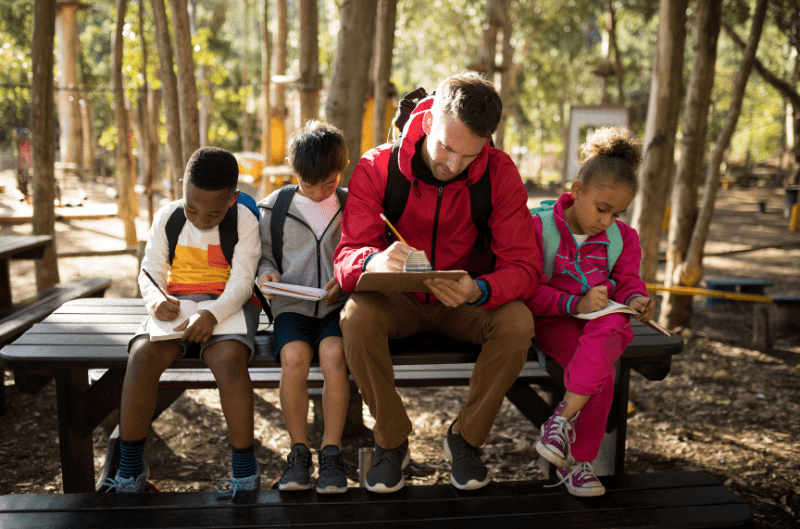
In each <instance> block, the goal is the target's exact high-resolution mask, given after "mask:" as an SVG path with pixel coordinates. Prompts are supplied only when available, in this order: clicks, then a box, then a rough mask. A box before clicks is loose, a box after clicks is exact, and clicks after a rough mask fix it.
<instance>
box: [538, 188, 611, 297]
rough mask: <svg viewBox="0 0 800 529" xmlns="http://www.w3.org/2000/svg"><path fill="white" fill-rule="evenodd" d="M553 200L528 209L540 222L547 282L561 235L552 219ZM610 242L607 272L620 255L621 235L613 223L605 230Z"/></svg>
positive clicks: (551, 273)
mask: <svg viewBox="0 0 800 529" xmlns="http://www.w3.org/2000/svg"><path fill="white" fill-rule="evenodd" d="M555 203H556V201H555V200H544V201H542V203H541V205H540V206H539V207H538V208H530V212H531V215H533V216H538V217H539V218H540V219H541V221H542V251H543V252H544V273H545V275H546V276H547V280H548V281H550V279H552V277H553V265H554V264H555V261H556V252H557V251H558V247H559V245H560V244H561V234H560V233H559V232H558V228H557V227H556V221H555V219H554V218H553V206H554V205H555ZM606 235H607V236H608V240H609V242H610V244H609V246H608V271H609V272H611V270H613V269H614V265H615V264H616V263H617V259H618V258H619V256H620V255H621V254H622V234H621V233H620V232H619V226H617V223H616V222H614V223H613V224H612V225H611V226H609V227H608V229H607V230H606Z"/></svg>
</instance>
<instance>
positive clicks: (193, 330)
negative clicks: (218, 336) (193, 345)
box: [173, 310, 217, 342]
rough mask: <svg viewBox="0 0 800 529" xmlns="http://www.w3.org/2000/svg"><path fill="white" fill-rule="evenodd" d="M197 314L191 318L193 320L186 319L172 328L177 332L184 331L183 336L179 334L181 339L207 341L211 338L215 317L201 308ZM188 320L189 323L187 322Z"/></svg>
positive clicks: (215, 322) (215, 321)
mask: <svg viewBox="0 0 800 529" xmlns="http://www.w3.org/2000/svg"><path fill="white" fill-rule="evenodd" d="M197 314H198V317H197V318H193V320H194V321H192V320H187V321H185V322H183V323H182V324H181V325H179V326H178V327H175V329H173V330H175V331H177V332H180V331H184V333H183V336H181V339H182V340H186V341H187V342H207V341H208V340H209V339H211V333H213V332H214V326H215V325H216V324H217V318H215V317H214V315H213V314H211V313H210V312H209V311H207V310H201V311H200V312H198V313H197ZM190 321H191V323H189V322H190ZM184 329H185V330H184Z"/></svg>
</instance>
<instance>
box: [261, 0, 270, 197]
mask: <svg viewBox="0 0 800 529" xmlns="http://www.w3.org/2000/svg"><path fill="white" fill-rule="evenodd" d="M269 39H270V34H269V0H264V20H263V25H262V27H261V46H262V48H261V77H262V79H261V81H262V83H263V85H264V88H263V89H262V90H261V100H262V106H263V109H262V112H261V155H262V156H263V157H264V165H265V166H266V165H270V158H271V156H272V154H271V151H272V136H271V134H270V133H271V132H272V131H271V130H270V125H271V121H272V119H271V117H272V109H271V108H270V101H269V100H270V97H269V95H270V94H269V91H270V85H271V66H272V64H271V63H272V61H271V57H270V52H271V50H270V42H269ZM261 178H264V176H263V175H262V176H261ZM269 184H270V183H269V181H266V182H263V183H262V184H261V189H264V190H265V191H266V192H265V195H268V194H269V193H270V192H271V191H272V189H271V188H270V187H269Z"/></svg>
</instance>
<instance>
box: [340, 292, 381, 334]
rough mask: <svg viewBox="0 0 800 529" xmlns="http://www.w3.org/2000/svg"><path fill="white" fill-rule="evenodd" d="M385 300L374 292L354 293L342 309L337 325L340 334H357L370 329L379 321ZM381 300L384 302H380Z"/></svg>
mask: <svg viewBox="0 0 800 529" xmlns="http://www.w3.org/2000/svg"><path fill="white" fill-rule="evenodd" d="M385 299H386V298H384V297H383V296H381V295H380V294H378V293H375V292H355V293H353V294H352V295H351V296H350V298H349V299H348V300H347V302H346V303H345V304H344V307H343V308H342V312H341V315H340V319H339V325H340V326H341V328H342V333H344V334H347V333H348V332H359V331H363V330H364V329H370V328H372V326H373V325H375V324H376V323H378V322H379V321H381V319H382V317H383V309H384V307H385V305H386V303H385ZM381 300H383V301H384V302H382V301H381Z"/></svg>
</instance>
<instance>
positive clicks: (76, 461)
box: [56, 369, 94, 493]
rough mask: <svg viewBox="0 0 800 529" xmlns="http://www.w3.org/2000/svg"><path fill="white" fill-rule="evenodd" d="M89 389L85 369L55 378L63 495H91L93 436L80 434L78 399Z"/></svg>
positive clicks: (92, 484)
mask: <svg viewBox="0 0 800 529" xmlns="http://www.w3.org/2000/svg"><path fill="white" fill-rule="evenodd" d="M88 389H89V373H88V371H87V370H86V369H73V370H71V371H68V372H66V373H61V374H59V375H57V376H56V394H57V397H58V400H57V402H58V440H59V444H60V452H61V475H62V479H63V482H64V492H65V493H70V492H94V453H93V448H92V433H91V431H90V432H89V434H88V435H84V434H82V433H81V431H80V430H81V429H82V428H81V426H80V425H81V422H82V421H81V417H80V415H81V412H80V407H79V402H80V398H81V395H82V394H83V393H85V392H86V391H87V390H88Z"/></svg>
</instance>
